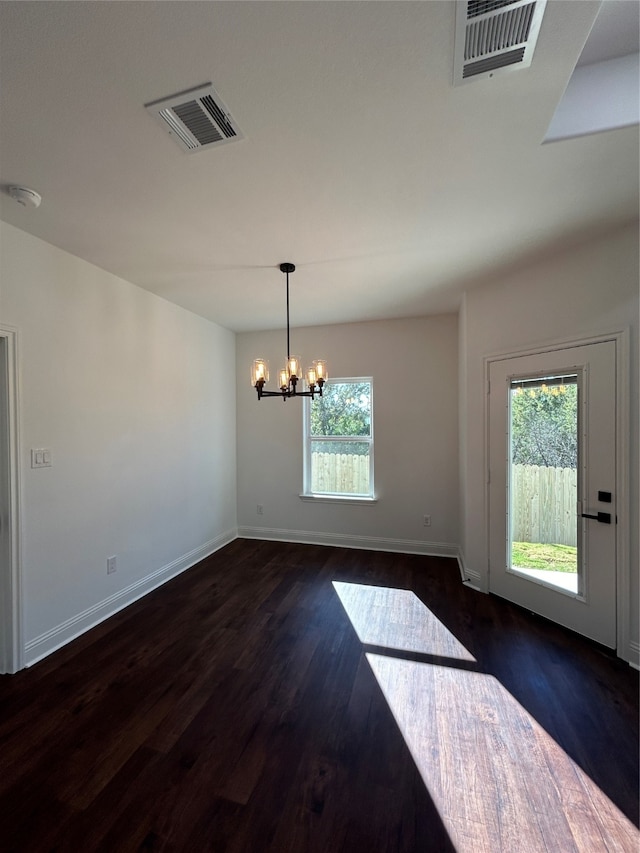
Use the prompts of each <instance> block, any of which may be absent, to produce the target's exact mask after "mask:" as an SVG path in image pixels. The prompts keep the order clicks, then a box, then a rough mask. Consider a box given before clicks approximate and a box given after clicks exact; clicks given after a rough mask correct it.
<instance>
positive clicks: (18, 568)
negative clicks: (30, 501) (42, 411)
mask: <svg viewBox="0 0 640 853" xmlns="http://www.w3.org/2000/svg"><path fill="white" fill-rule="evenodd" d="M0 338H2V339H3V342H4V347H5V352H6V361H7V363H6V376H5V379H6V399H5V400H3V405H5V404H6V406H7V415H8V417H7V421H8V423H7V426H8V436H7V441H6V442H5V443H4V446H3V447H0V458H3V460H5V461H6V463H7V464H6V468H5V474H6V476H7V478H8V495H9V507H8V510H9V517H8V525H7V530H8V538H9V546H8V550H9V566H8V571H7V569H6V568H5V569H3V570H2V571H0V593H1V594H0V607H1V609H2V612H1V613H0V619H1V620H2V621H1V625H2V628H3V630H2V631H0V673H14V672H18V670H20V669H22V668H23V667H24V641H23V609H22V608H23V602H22V536H21V525H20V499H21V492H22V490H21V468H20V429H19V412H20V382H19V371H18V364H19V349H18V330H17V329H15V328H13V327H12V326H5V325H1V324H0ZM3 467H4V466H3Z"/></svg>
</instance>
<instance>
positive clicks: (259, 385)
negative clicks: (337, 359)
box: [251, 262, 329, 400]
mask: <svg viewBox="0 0 640 853" xmlns="http://www.w3.org/2000/svg"><path fill="white" fill-rule="evenodd" d="M280 272H283V273H285V274H286V276H287V363H286V366H285V367H284V368H283V369H282V370H280V371H279V372H278V385H279V388H280V390H279V391H266V390H265V387H264V386H265V383H266V382H268V381H269V365H268V363H267V362H266V361H265V359H264V358H256V359H254V362H253V365H252V366H251V384H252V385H253V387H254V388H255V389H256V391H257V392H258V400H261V399H262V398H263V397H282V399H283V400H286V399H287V397H311V399H312V400H313V399H315V397H316V396H318V397H322V386H323V385H324V383H325V381H326V380H327V379H328V378H329V375H328V373H327V362H326V361H324V360H323V359H318V360H317V361H314V362H313V364H312V365H311V367H308V368H307V371H306V376H305V379H306V383H307V386H308V390H307V391H298V383H299V382H301V380H302V377H301V372H300V359H299V358H297V357H296V356H295V355H291V350H290V347H289V273H292V272H295V266H294V265H293V264H291V263H288V262H287V263H283V264H280Z"/></svg>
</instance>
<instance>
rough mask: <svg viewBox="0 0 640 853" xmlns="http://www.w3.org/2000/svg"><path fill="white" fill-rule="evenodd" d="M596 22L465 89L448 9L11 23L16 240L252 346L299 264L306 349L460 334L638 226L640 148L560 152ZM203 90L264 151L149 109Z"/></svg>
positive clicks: (91, 11)
mask: <svg viewBox="0 0 640 853" xmlns="http://www.w3.org/2000/svg"><path fill="white" fill-rule="evenodd" d="M599 5H600V4H599V2H587V0H550V2H549V3H548V5H547V9H546V12H545V17H544V20H543V22H542V28H541V31H540V37H539V40H538V44H537V47H536V53H535V56H534V59H533V64H532V66H531V68H530V69H522V70H518V71H513V72H512V73H509V74H505V75H502V76H500V75H496V76H495V77H494V78H493V79H491V80H475V81H473V82H470V83H467V84H466V85H463V86H458V87H454V86H453V85H452V74H453V59H452V57H453V44H454V30H455V4H454V3H453V2H435V0H433V2H400V0H397V2H366V0H359V2H268V0H258V2H243V1H242V0H237V2H191V0H185V1H184V2H102V3H98V2H22V3H19V2H1V3H0V83H1V86H0V184H1V185H2V188H3V190H4V192H3V193H0V218H2V219H4V220H6V221H7V222H10V223H12V224H14V225H16V226H18V227H19V228H23V229H24V230H26V231H28V232H30V233H32V234H34V235H36V236H38V237H41V238H43V239H44V240H47V241H48V242H50V243H52V244H54V245H56V246H60V247H61V248H63V249H66V250H67V251H69V252H72V253H73V254H75V255H77V256H79V257H81V258H85V259H86V260H88V261H90V262H92V263H94V264H96V265H98V266H99V267H102V268H104V269H106V270H109V271H110V272H113V273H115V274H116V275H119V276H121V277H123V278H125V279H127V280H128V281H131V282H133V283H135V284H138V285H140V286H141V287H144V288H147V289H148V290H151V291H153V292H155V293H157V294H159V295H161V296H163V297H165V298H167V299H169V300H171V301H173V302H176V303H178V304H180V305H183V306H185V307H186V308H189V309H190V310H192V311H195V312H196V313H198V314H201V315H203V316H204V317H207V318H210V319H211V320H214V321H216V322H217V323H220V324H221V325H223V326H226V327H228V328H229V329H233V330H236V331H243V330H252V329H268V328H279V327H282V325H283V322H284V286H283V285H284V282H283V277H282V274H281V273H280V272H279V270H278V268H277V267H278V264H279V263H280V262H281V261H285V260H287V261H293V262H294V263H295V264H296V265H297V268H298V270H297V272H296V273H295V274H294V277H293V278H292V282H291V284H292V296H291V311H292V318H291V319H292V325H310V324H317V323H318V324H324V323H339V322H350V321H357V320H367V319H382V318H388V317H407V316H411V315H416V314H427V313H439V312H445V311H451V310H455V309H456V308H457V306H458V303H459V298H460V294H461V293H462V291H463V290H464V289H467V288H469V287H472V286H474V284H476V283H478V282H481V281H485V280H487V278H488V277H490V276H491V275H492V274H494V272H495V271H497V270H499V269H500V268H503V267H508V266H512V265H515V264H519V263H525V262H526V261H527V259H528V258H530V257H531V256H532V255H533V254H536V253H539V252H545V251H549V250H552V249H553V248H556V247H557V246H558V244H561V243H562V242H564V241H573V240H576V239H583V238H584V237H585V236H586V235H592V234H594V233H597V232H599V231H605V230H607V229H610V228H614V227H617V226H618V225H620V224H622V223H624V222H628V221H632V220H634V219H635V218H636V217H637V216H638V128H637V127H631V128H625V129H620V130H614V131H609V132H605V133H599V134H597V135H594V136H587V137H583V138H578V139H569V140H566V141H563V142H559V143H554V144H548V145H542V144H541V141H542V139H543V138H544V136H545V132H546V130H547V127H548V125H549V122H550V120H551V118H552V116H553V113H554V110H555V108H556V105H557V104H558V102H559V100H560V98H561V96H562V94H563V91H564V89H565V87H566V85H567V82H568V80H569V78H570V76H571V73H572V71H573V69H574V67H575V65H576V63H577V61H578V59H579V57H580V54H581V51H582V49H583V46H584V45H585V42H586V40H587V37H588V35H589V32H590V30H591V27H592V25H593V23H594V21H595V20H596V17H597V14H598V9H599ZM605 5H610V7H611V8H612V9H613V8H614V7H615V6H619V7H621V9H622V10H623V11H624V10H627V11H628V8H629V7H636V6H637V4H636V3H635V2H634V0H631V2H629V0H626V2H622V3H619V2H615V0H608V3H607V4H605ZM627 31H628V26H627V27H626V28H625V32H627ZM594 32H595V31H594ZM614 32H615V29H614ZM606 33H607V34H606V38H607V39H608V40H609V46H608V48H607V49H608V50H609V51H611V50H614V51H615V50H616V49H618V50H620V49H622V50H623V52H624V51H625V50H627V47H624V48H620V47H619V44H618V42H619V38H620V37H619V36H615V35H614V36H613V37H612V36H611V27H608V28H606ZM636 35H637V33H636ZM636 41H637V40H636ZM636 49H637V47H636ZM594 50H595V48H594ZM595 55H599V56H600V58H602V57H601V55H600V54H595ZM207 82H212V83H213V85H214V86H215V88H216V90H217V91H218V92H219V94H220V96H221V97H222V99H223V100H224V101H225V103H226V104H227V106H228V107H229V109H230V111H231V113H232V114H233V117H234V119H235V121H236V122H237V124H238V125H239V127H240V128H241V130H242V132H243V133H244V135H245V138H244V139H243V140H242V141H239V142H236V143H233V144H228V145H224V146H222V147H220V148H213V149H210V150H204V151H202V152H200V153H197V154H193V155H188V154H185V153H183V152H182V151H181V150H180V149H179V148H178V146H177V145H176V144H175V142H174V141H173V140H172V139H171V138H170V137H169V136H168V135H166V134H165V133H163V131H162V130H161V128H160V126H159V125H158V124H157V123H156V122H155V121H154V119H153V118H152V117H151V116H150V115H149V114H148V113H147V111H146V110H145V109H144V104H145V103H148V102H149V101H153V100H155V99H158V98H162V97H163V96H169V95H172V94H174V93H176V92H179V91H181V90H185V89H189V88H192V87H194V86H198V85H200V84H203V83H207ZM16 183H18V184H23V185H26V186H29V187H32V188H33V189H35V190H37V191H38V192H39V193H41V194H42V196H43V202H42V205H41V207H40V208H39V209H38V210H32V209H25V208H23V207H21V206H20V205H18V204H16V202H14V201H13V200H12V199H10V198H9V197H8V196H7V194H6V188H7V187H8V186H9V185H11V184H16Z"/></svg>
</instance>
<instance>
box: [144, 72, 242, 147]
mask: <svg viewBox="0 0 640 853" xmlns="http://www.w3.org/2000/svg"><path fill="white" fill-rule="evenodd" d="M145 108H146V109H147V111H148V112H150V113H151V115H152V116H154V117H155V118H157V119H158V121H159V122H160V124H161V125H162V126H163V127H164V129H165V130H166V131H167V133H170V134H171V136H172V137H173V138H174V139H175V141H176V142H177V143H178V145H179V146H180V148H182V150H183V151H186V152H187V153H189V154H194V153H195V152H196V151H201V150H202V149H203V148H212V147H213V146H214V145H224V144H225V143H227V142H234V141H235V140H237V139H242V136H243V135H242V132H241V131H240V129H239V128H238V126H237V124H236V123H235V122H234V121H233V119H232V118H231V116H230V114H229V111H228V110H227V108H226V107H225V105H224V103H223V102H222V99H221V98H220V96H219V95H218V93H217V92H216V90H215V89H214V88H213V86H212V85H211V83H207V84H206V85H205V86H198V87H197V88H196V89H188V90H187V91H186V92H179V93H178V94H177V95H172V96H171V97H169V98H161V99H160V100H158V101H152V103H150V104H145Z"/></svg>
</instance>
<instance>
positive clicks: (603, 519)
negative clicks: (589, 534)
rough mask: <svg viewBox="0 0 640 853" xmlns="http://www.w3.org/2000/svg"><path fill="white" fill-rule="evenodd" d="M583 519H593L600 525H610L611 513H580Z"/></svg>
mask: <svg viewBox="0 0 640 853" xmlns="http://www.w3.org/2000/svg"><path fill="white" fill-rule="evenodd" d="M582 517H583V518H595V520H596V521H599V522H600V523H601V524H611V513H610V512H599V513H594V514H591V513H589V512H583V513H582Z"/></svg>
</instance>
